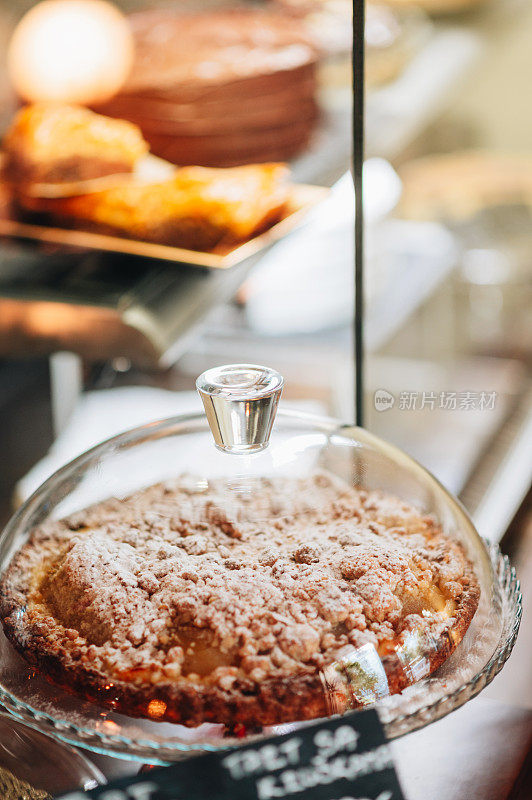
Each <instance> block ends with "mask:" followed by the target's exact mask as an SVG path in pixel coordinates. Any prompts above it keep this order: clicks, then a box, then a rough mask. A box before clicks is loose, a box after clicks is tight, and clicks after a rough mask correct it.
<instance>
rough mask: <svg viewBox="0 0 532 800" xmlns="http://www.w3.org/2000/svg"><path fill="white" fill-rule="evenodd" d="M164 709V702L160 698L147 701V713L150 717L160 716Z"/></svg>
mask: <svg viewBox="0 0 532 800" xmlns="http://www.w3.org/2000/svg"><path fill="white" fill-rule="evenodd" d="M165 711H166V703H164V702H163V701H162V700H150V702H149V703H148V714H149V715H150V717H162V715H163V714H164V712H165Z"/></svg>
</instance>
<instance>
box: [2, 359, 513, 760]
mask: <svg viewBox="0 0 532 800" xmlns="http://www.w3.org/2000/svg"><path fill="white" fill-rule="evenodd" d="M257 376H258V377H257ZM198 388H199V390H200V394H201V395H202V399H203V400H204V405H205V408H206V415H201V414H197V415H190V416H180V417H174V418H171V419H167V420H162V421H160V422H155V423H150V424H147V425H143V426H140V427H138V428H135V429H133V430H130V431H127V432H125V433H122V434H120V435H118V436H115V437H113V438H112V439H109V440H107V441H106V442H103V443H102V444H100V445H98V446H96V447H94V448H93V449H91V450H90V451H88V452H87V453H84V454H83V455H81V456H79V457H78V458H77V459H75V460H74V461H72V462H71V463H69V464H67V465H66V466H65V467H63V468H62V469H60V470H59V471H58V472H56V473H55V474H54V475H53V476H52V477H50V478H49V479H48V480H47V481H46V482H45V483H44V484H43V485H42V486H41V487H40V488H39V489H38V490H37V491H36V492H35V493H34V494H33V495H32V497H30V498H29V500H27V501H26V503H25V504H24V505H23V506H22V507H21V508H20V509H19V511H18V512H17V513H16V514H15V516H14V517H13V518H12V520H11V521H10V522H9V524H8V525H7V527H6V529H5V531H4V533H3V535H2V537H1V540H0V571H1V572H2V573H3V572H4V571H5V570H6V568H7V566H8V564H9V563H10V561H11V559H12V556H13V554H14V553H15V552H16V551H18V550H19V549H20V547H21V546H22V545H23V544H24V543H25V542H26V541H27V540H28V537H29V534H30V531H31V530H32V529H33V528H34V527H35V526H36V525H38V524H40V523H42V522H43V521H45V520H49V519H60V518H62V517H64V516H66V515H67V514H70V513H73V512H75V511H78V510H79V509H82V508H85V507H86V506H88V505H89V504H91V503H95V502H98V501H100V500H103V499H106V498H108V497H111V496H113V497H118V498H123V497H127V496H128V495H129V494H131V493H132V492H134V491H137V490H139V489H142V488H144V487H147V486H150V485H151V484H154V483H157V482H160V481H169V480H171V479H173V478H175V477H176V476H179V475H182V474H187V475H189V476H190V475H192V476H196V477H194V479H193V480H194V481H195V485H196V486H202V487H203V486H209V481H212V480H216V481H217V484H216V485H217V486H220V480H221V482H222V483H221V485H222V486H223V487H224V492H223V494H224V497H223V500H224V508H225V510H227V508H230V507H231V504H233V505H234V508H235V509H238V513H240V514H242V513H245V514H247V515H249V520H252V521H253V522H254V523H258V524H259V525H262V527H264V524H265V523H273V522H275V519H272V511H271V509H270V510H269V511H268V512H265V511H264V510H263V509H262V508H261V504H260V503H258V504H257V503H255V502H254V498H255V497H256V489H257V486H258V485H259V483H258V482H261V481H263V480H264V479H265V478H266V479H268V478H274V477H275V478H285V477H286V479H287V480H289V479H292V478H294V477H296V476H297V477H306V476H309V475H311V474H314V473H315V472H316V470H326V471H327V472H328V473H333V474H334V475H336V476H338V477H340V478H341V479H342V480H343V481H345V482H347V483H348V484H350V485H351V486H357V487H361V488H364V489H369V490H373V489H376V490H381V491H383V492H386V493H389V494H392V495H395V496H397V497H399V498H401V499H402V500H403V501H406V502H408V503H410V504H412V505H413V506H415V507H416V508H418V509H420V510H421V511H422V512H423V513H424V514H430V515H432V516H433V517H434V518H435V519H436V521H437V523H438V524H439V526H440V527H441V529H442V530H443V532H444V533H445V535H446V536H447V537H450V538H451V539H454V540H456V541H458V542H460V543H461V545H462V547H463V548H464V550H465V552H466V553H467V556H468V558H469V560H470V561H471V563H472V564H473V567H474V570H475V574H476V576H477V579H478V581H479V584H480V601H479V605H478V608H477V610H476V613H475V614H474V616H473V619H472V621H471V623H470V625H469V628H468V629H467V632H466V634H465V636H464V638H463V639H462V641H461V642H460V643H459V644H458V646H457V647H456V649H455V650H454V652H453V653H452V655H450V657H448V658H447V659H446V660H445V661H444V663H443V664H442V665H441V666H440V667H439V668H438V669H437V670H436V671H435V672H433V673H432V675H429V674H428V671H429V670H428V664H429V660H430V658H431V656H432V655H433V653H432V652H431V648H432V647H435V646H437V645H435V644H434V642H433V641H432V640H430V637H422V636H421V634H420V635H419V636H418V638H417V639H416V638H415V637H414V638H413V639H412V640H411V641H410V642H409V646H408V647H406V646H405V644H403V645H402V646H401V649H400V651H399V649H398V650H397V655H398V656H399V657H400V658H401V663H402V664H403V668H404V671H405V674H406V673H408V675H409V684H410V685H408V686H407V687H406V688H404V689H403V691H401V692H400V693H398V694H393V695H391V694H389V693H388V691H387V687H388V684H387V682H386V674H385V673H384V672H383V668H382V666H381V664H380V661H379V656H378V654H377V650H376V649H375V647H374V646H373V645H369V644H366V645H364V646H362V647H357V648H355V647H351V648H350V651H349V653H348V655H347V656H346V657H344V656H342V659H341V663H340V661H338V662H334V663H335V665H336V667H337V670H336V672H335V674H334V676H333V680H332V683H331V680H330V677H331V675H330V669H329V667H328V666H326V667H324V670H323V673H320V677H321V678H322V680H321V686H322V691H323V692H324V693H325V695H326V700H327V708H328V709H329V712H330V713H349V714H353V713H357V712H356V710H353V709H352V706H353V703H352V698H353V697H355V698H356V700H357V704H358V705H359V706H364V705H366V706H367V705H375V707H376V708H377V710H378V712H379V715H380V717H381V720H382V722H383V725H384V728H385V731H386V734H387V736H388V737H389V738H394V737H398V736H401V735H403V734H405V733H408V732H410V731H413V730H416V729H417V728H420V727H422V726H424V725H426V724H428V723H430V722H432V721H434V720H436V719H438V718H440V717H442V716H444V715H445V714H447V713H449V712H450V711H452V710H454V709H456V708H458V707H459V706H461V705H463V704H464V703H465V702H467V701H468V700H469V699H471V698H472V697H474V696H475V695H476V694H478V692H480V691H481V690H482V689H483V688H484V687H485V686H486V685H487V684H488V683H490V681H491V680H492V679H493V678H494V677H495V675H496V674H497V673H498V672H499V671H500V670H501V669H502V666H503V665H504V663H505V661H506V660H507V658H508V657H509V655H510V652H511V650H512V647H513V645H514V643H515V640H516V637H517V632H518V629H519V622H520V618H521V594H520V590H519V583H518V581H517V579H516V575H515V571H514V570H513V569H512V568H511V567H510V565H509V563H508V560H507V559H506V558H505V557H503V556H501V555H500V553H499V551H498V550H497V549H496V548H488V547H487V546H486V544H485V543H484V542H483V541H482V540H481V538H480V536H479V535H478V533H477V532H476V530H475V529H474V526H473V524H472V523H471V520H470V519H469V517H468V516H467V514H466V512H465V510H464V509H463V508H462V506H461V505H460V504H459V502H458V501H457V500H456V499H454V498H453V497H452V496H451V495H450V494H449V493H448V492H447V491H446V490H445V489H444V488H443V487H442V486H441V484H439V483H438V481H437V480H436V479H435V478H434V477H433V476H432V475H430V474H429V473H428V472H427V471H426V470H425V469H423V468H422V467H421V466H420V465H419V464H417V463H416V462H415V461H413V460H412V459H411V458H409V457H408V456H407V455H406V454H405V453H403V452H402V451H400V450H398V449H397V448H395V447H393V446H392V445H390V444H388V443H386V442H383V441H381V440H380V439H378V438H377V437H375V436H373V435H372V434H370V433H369V432H367V431H365V430H363V429H360V428H357V427H354V426H351V425H342V424H341V423H339V422H338V421H337V420H333V419H328V418H321V417H314V416H310V415H305V414H301V413H293V412H286V411H279V414H278V415H277V419H276V421H275V425H274V426H273V432H271V431H272V425H273V421H274V417H275V412H276V408H277V403H278V400H279V396H280V393H281V389H282V379H281V378H280V376H278V375H277V374H276V373H274V372H273V371H271V370H267V369H265V368H262V367H256V366H254V365H251V366H250V365H236V366H234V365H233V366H231V367H229V368H223V369H222V370H217V371H214V372H213V371H210V372H209V373H205V374H204V376H202V377H201V379H199V381H198ZM213 435H214V439H215V443H216V447H214V445H213V441H212V439H213ZM198 476H199V477H198ZM311 506H312V500H311V501H310V508H309V511H308V513H309V514H310V513H313V509H312V508H311ZM243 509H244V512H243ZM235 513H236V511H235ZM423 613H424V612H423ZM398 647H399V646H398ZM339 665H340V666H341V669H340V667H339ZM328 669H329V672H328V673H327V670H328ZM333 672H334V670H333ZM324 675H325V677H326V680H323V676H324ZM383 678H384V681H383ZM335 682H336V683H335ZM333 684H334V685H333ZM0 703H1V704H2V705H3V706H4V708H5V709H6V710H7V711H9V712H10V713H11V714H12V715H14V716H15V717H17V718H18V719H20V720H22V721H24V722H25V723H26V724H28V725H29V726H31V727H33V728H35V729H36V730H39V731H41V732H43V733H46V734H48V735H50V736H52V737H55V738H56V739H58V740H61V741H63V742H67V743H70V744H74V745H78V746H81V747H84V748H87V749H89V750H92V751H94V752H99V753H105V754H109V755H114V756H118V757H122V758H131V759H141V760H144V761H146V762H149V763H153V764H167V763H170V762H172V761H176V760H178V759H181V758H183V757H184V756H185V755H186V754H187V753H188V752H191V751H198V750H215V749H220V748H224V747H229V746H234V745H235V744H239V743H242V742H245V741H250V740H252V739H256V738H257V737H261V736H268V735H272V734H275V733H284V732H287V731H288V730H292V729H294V728H295V727H297V725H298V724H302V723H301V722H298V721H297V720H286V721H283V724H280V725H273V726H268V727H262V728H260V727H257V726H255V727H254V728H249V729H245V728H243V726H242V725H240V726H233V727H232V728H228V727H225V726H224V725H220V724H216V723H203V724H200V725H198V726H197V727H185V726H184V725H179V724H173V723H171V722H161V721H156V720H154V719H146V718H139V717H133V716H127V715H124V714H120V713H117V712H116V711H114V710H113V709H112V708H109V707H108V706H106V705H104V704H100V703H98V702H95V701H94V700H90V699H84V698H83V697H82V696H80V695H78V694H74V693H70V692H68V691H65V690H64V689H62V688H60V687H59V686H56V685H55V684H53V683H51V682H49V681H48V680H47V679H46V678H44V677H43V676H42V675H41V674H39V672H38V671H36V670H35V669H34V668H32V667H31V666H30V665H29V664H28V663H27V662H26V661H25V660H24V658H22V657H21V656H20V655H19V654H18V653H17V652H16V651H15V649H14V647H13V646H12V645H11V643H10V642H9V640H8V639H7V637H6V636H5V634H4V632H3V629H1V627H0Z"/></svg>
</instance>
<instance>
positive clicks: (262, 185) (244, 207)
mask: <svg viewBox="0 0 532 800" xmlns="http://www.w3.org/2000/svg"><path fill="white" fill-rule="evenodd" d="M288 174H289V173H288V169H287V168H286V167H285V166H284V165H283V164H254V165H249V166H245V167H234V168H230V169H209V168H207V167H183V168H182V169H178V170H176V172H175V175H174V177H173V178H171V179H170V180H166V181H163V182H161V183H146V184H143V183H139V182H137V183H135V182H133V181H126V180H124V181H123V182H122V183H121V184H120V185H118V186H114V187H111V188H109V189H106V190H104V191H101V192H94V193H91V194H85V195H79V196H77V197H67V198H61V199H54V200H44V199H36V198H28V197H23V196H21V198H20V202H21V204H22V205H23V207H25V208H26V209H27V210H32V211H39V212H44V213H46V214H47V215H49V216H51V217H52V218H53V219H55V220H58V219H59V220H60V221H61V222H63V223H65V222H66V223H67V224H69V225H72V224H75V225H76V226H78V227H84V228H89V229H92V230H98V231H100V232H105V233H113V234H115V235H116V234H119V235H122V236H127V237H129V238H133V239H140V240H142V241H148V242H157V243H159V244H167V245H172V246H175V247H184V248H189V249H194V250H212V249H213V248H214V247H216V246H217V245H224V244H231V243H237V242H242V241H245V240H247V239H249V238H251V237H252V236H254V235H255V234H257V233H259V232H260V231H263V230H265V229H266V228H267V227H269V226H270V225H272V224H273V223H274V222H277V221H278V220H279V218H280V217H281V215H282V212H283V211H284V209H285V207H286V204H287V202H288V200H289V196H290V185H289V182H288Z"/></svg>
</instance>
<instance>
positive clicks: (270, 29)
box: [97, 8, 318, 166]
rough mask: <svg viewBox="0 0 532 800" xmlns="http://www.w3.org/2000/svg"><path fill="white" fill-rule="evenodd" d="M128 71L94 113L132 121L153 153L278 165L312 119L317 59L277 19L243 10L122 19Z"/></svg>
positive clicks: (289, 22)
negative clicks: (126, 27) (131, 52)
mask: <svg viewBox="0 0 532 800" xmlns="http://www.w3.org/2000/svg"><path fill="white" fill-rule="evenodd" d="M130 20H131V26H132V30H133V35H134V38H135V45H136V48H135V53H136V55H135V60H134V64H133V69H132V72H131V75H130V77H129V79H128V81H127V82H126V84H125V85H124V87H123V88H122V90H121V91H120V92H119V93H118V94H117V95H115V97H114V98H112V99H111V100H109V101H108V102H106V103H105V104H102V105H100V106H99V107H98V108H97V110H98V111H100V112H102V113H104V114H108V115H110V116H113V117H119V118H122V119H128V120H131V121H132V122H134V123H136V124H137V125H138V126H139V127H140V128H141V130H142V132H143V134H144V136H145V138H146V139H147V141H148V142H149V143H150V146H151V149H152V152H153V153H155V155H158V156H161V157H163V158H166V159H168V160H169V161H172V162H173V163H177V164H180V165H185V164H202V165H206V166H234V165H238V164H246V163H257V162H264V161H285V160H287V159H289V158H291V157H292V156H294V155H296V154H297V153H298V152H300V151H301V150H302V149H303V148H304V147H305V145H306V144H307V142H308V140H309V138H310V136H311V133H312V131H313V129H314V126H315V122H316V119H317V116H318V107H317V104H316V99H315V91H316V61H317V58H318V53H317V50H316V48H315V47H314V45H313V44H312V42H311V40H310V39H309V37H308V35H307V34H306V33H305V32H304V31H302V30H301V26H300V25H299V23H298V22H297V21H296V20H294V19H292V18H291V17H290V16H289V15H287V14H281V13H280V12H266V11H262V10H258V9H251V8H238V9H229V10H227V9H221V10H214V11H209V12H204V13H198V14H183V13H179V12H177V11H174V10H170V9H159V10H151V11H144V12H140V13H137V14H133V15H132V16H131V17H130Z"/></svg>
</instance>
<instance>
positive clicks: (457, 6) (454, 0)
mask: <svg viewBox="0 0 532 800" xmlns="http://www.w3.org/2000/svg"><path fill="white" fill-rule="evenodd" d="M384 2H385V3H386V4H387V5H389V6H390V7H391V8H394V9H404V8H409V9H410V8H420V9H421V10H422V11H426V12H427V13H428V14H434V15H440V14H456V13H460V12H462V11H469V10H470V9H472V8H476V7H477V6H480V5H482V4H483V3H485V2H486V0H384Z"/></svg>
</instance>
